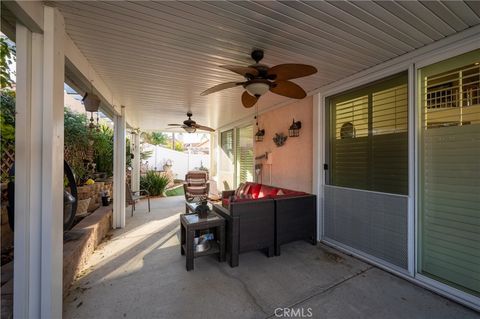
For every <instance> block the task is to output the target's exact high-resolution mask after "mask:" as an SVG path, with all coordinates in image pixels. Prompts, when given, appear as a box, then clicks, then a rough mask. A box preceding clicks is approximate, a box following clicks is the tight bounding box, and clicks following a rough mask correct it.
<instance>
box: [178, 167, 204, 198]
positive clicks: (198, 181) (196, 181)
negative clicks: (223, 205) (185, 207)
mask: <svg viewBox="0 0 480 319" xmlns="http://www.w3.org/2000/svg"><path fill="white" fill-rule="evenodd" d="M183 189H184V191H185V200H186V201H188V202H191V201H197V200H206V199H207V198H208V193H209V191H210V183H209V182H208V172H205V171H190V172H188V173H187V175H185V182H184V183H183Z"/></svg>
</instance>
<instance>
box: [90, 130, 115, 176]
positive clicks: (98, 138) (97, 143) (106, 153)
mask: <svg viewBox="0 0 480 319" xmlns="http://www.w3.org/2000/svg"><path fill="white" fill-rule="evenodd" d="M92 135H93V148H94V154H95V163H96V164H97V167H96V169H97V172H104V173H107V175H108V176H112V175H113V130H112V129H111V128H110V127H108V126H106V125H101V126H100V128H99V131H96V132H94V133H93V134H92Z"/></svg>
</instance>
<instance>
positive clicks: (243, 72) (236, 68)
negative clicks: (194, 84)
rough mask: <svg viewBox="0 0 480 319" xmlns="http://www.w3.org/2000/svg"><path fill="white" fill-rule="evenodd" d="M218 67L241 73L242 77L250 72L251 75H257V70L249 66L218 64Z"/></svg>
mask: <svg viewBox="0 0 480 319" xmlns="http://www.w3.org/2000/svg"><path fill="white" fill-rule="evenodd" d="M220 67H221V68H224V69H227V70H230V71H232V72H235V73H237V74H240V75H243V76H244V77H247V74H250V75H251V76H253V77H256V76H258V70H257V69H255V68H252V67H249V66H238V65H220Z"/></svg>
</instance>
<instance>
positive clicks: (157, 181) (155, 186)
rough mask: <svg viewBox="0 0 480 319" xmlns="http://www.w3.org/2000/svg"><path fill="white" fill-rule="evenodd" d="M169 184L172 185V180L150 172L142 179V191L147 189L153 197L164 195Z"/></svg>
mask: <svg viewBox="0 0 480 319" xmlns="http://www.w3.org/2000/svg"><path fill="white" fill-rule="evenodd" d="M168 183H170V178H168V177H167V176H166V175H164V174H158V173H157V172H155V171H148V172H147V173H146V174H145V175H144V176H141V177H140V189H146V190H147V191H148V192H149V193H150V195H151V196H158V195H163V193H164V192H165V188H167V185H168Z"/></svg>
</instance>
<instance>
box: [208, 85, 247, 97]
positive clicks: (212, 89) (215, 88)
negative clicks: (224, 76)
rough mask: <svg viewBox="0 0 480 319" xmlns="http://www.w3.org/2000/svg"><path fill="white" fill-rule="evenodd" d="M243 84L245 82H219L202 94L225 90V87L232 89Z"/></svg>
mask: <svg viewBox="0 0 480 319" xmlns="http://www.w3.org/2000/svg"><path fill="white" fill-rule="evenodd" d="M242 84H243V82H227V83H222V84H218V85H215V86H212V87H211V88H209V89H208V90H205V91H203V92H202V93H200V95H202V96H204V95H208V94H212V93H215V92H218V91H221V90H225V89H230V88H233V87H236V86H239V85H242Z"/></svg>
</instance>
